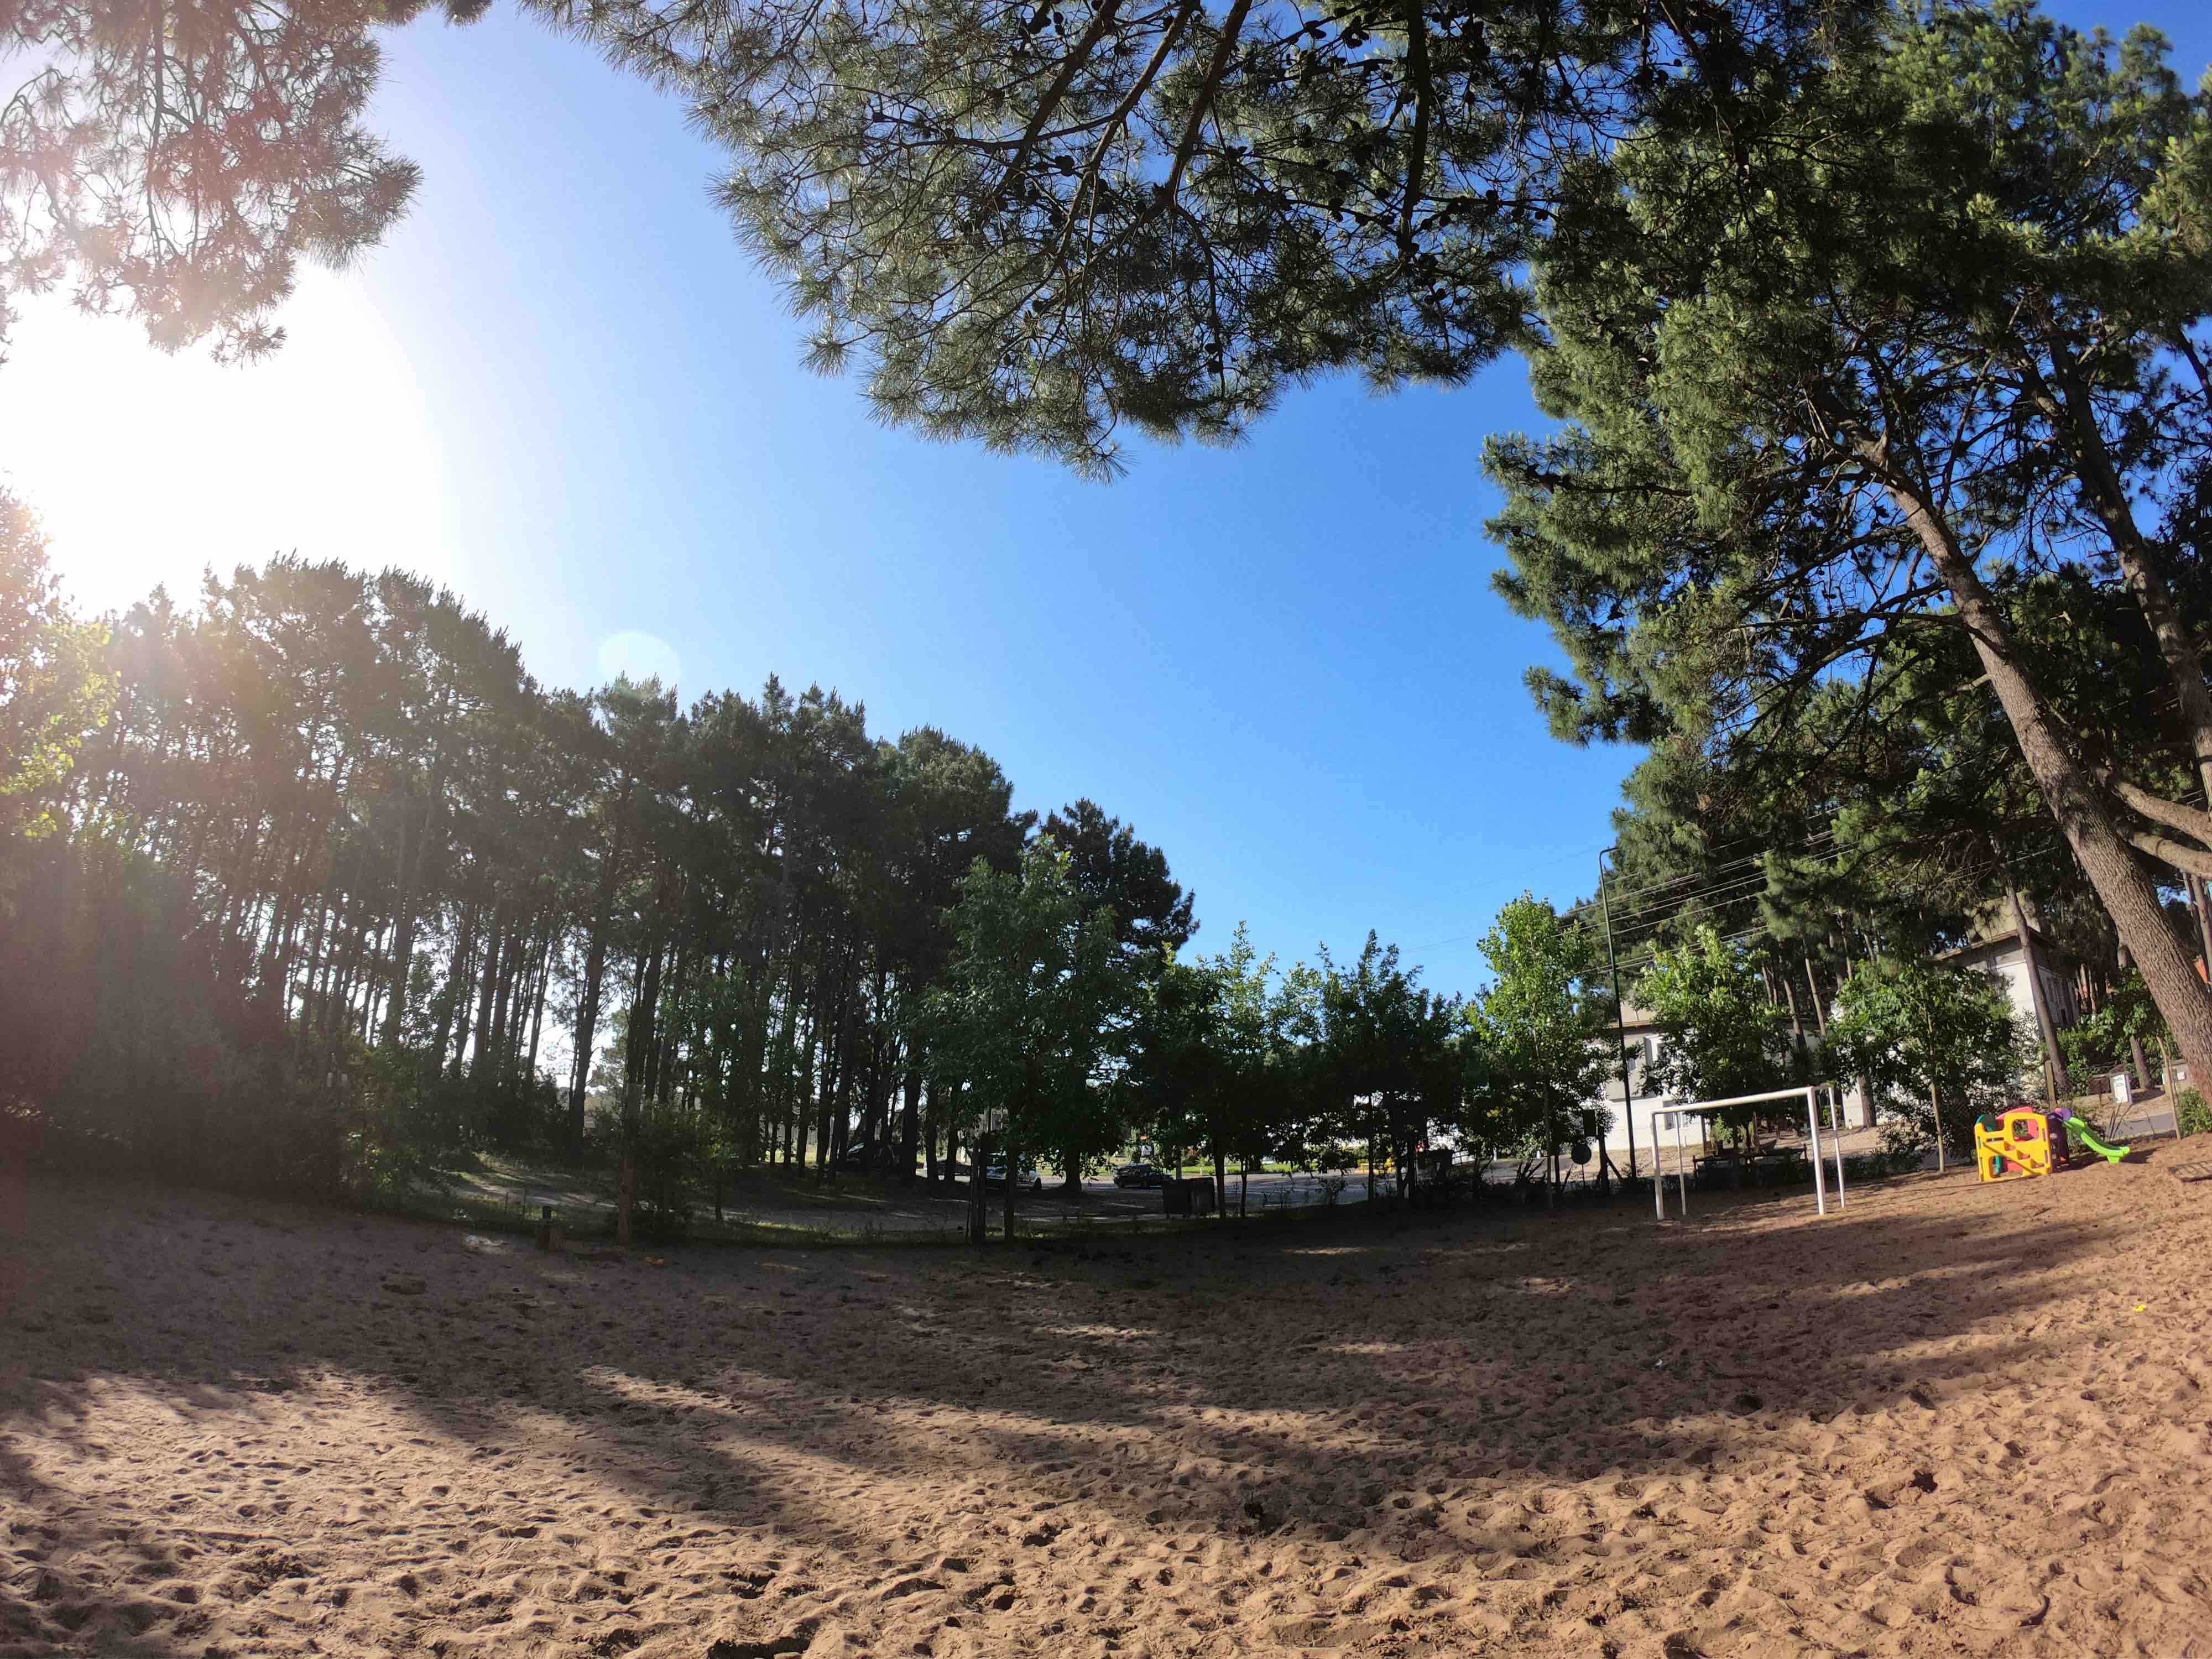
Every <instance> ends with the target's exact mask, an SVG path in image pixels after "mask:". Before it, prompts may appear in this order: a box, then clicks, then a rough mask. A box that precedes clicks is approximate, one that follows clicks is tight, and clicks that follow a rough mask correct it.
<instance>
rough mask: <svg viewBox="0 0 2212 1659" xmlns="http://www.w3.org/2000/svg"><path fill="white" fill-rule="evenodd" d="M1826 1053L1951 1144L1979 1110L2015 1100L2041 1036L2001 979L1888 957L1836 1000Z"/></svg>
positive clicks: (1854, 979) (1913, 1120)
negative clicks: (2029, 1027)
mask: <svg viewBox="0 0 2212 1659" xmlns="http://www.w3.org/2000/svg"><path fill="white" fill-rule="evenodd" d="M1837 1001H1838V1009H1837V1016H1836V1020H1835V1023H1834V1024H1833V1025H1832V1027H1831V1028H1830V1030H1829V1033H1828V1052H1829V1054H1831V1055H1832V1057H1833V1059H1834V1060H1835V1062H1836V1065H1837V1067H1838V1069H1839V1070H1842V1071H1846V1072H1850V1073H1855V1074H1857V1075H1860V1076H1863V1077H1866V1078H1869V1079H1872V1081H1873V1084H1874V1086H1875V1089H1876V1090H1877V1091H1879V1093H1880V1095H1881V1097H1882V1098H1883V1100H1884V1101H1885V1103H1887V1105H1888V1106H1889V1107H1890V1108H1891V1109H1893V1111H1896V1112H1898V1113H1899V1114H1900V1115H1902V1116H1904V1117H1905V1119H1906V1120H1907V1121H1910V1122H1911V1123H1913V1124H1914V1125H1916V1126H1919V1127H1923V1128H1927V1129H1932V1130H1933V1131H1934V1132H1935V1133H1936V1134H1938V1135H1939V1136H1942V1138H1943V1139H1945V1140H1946V1141H1947V1142H1955V1141H1957V1140H1959V1139H1961V1138H1962V1137H1963V1136H1964V1135H1965V1134H1966V1127H1967V1126H1968V1125H1970V1124H1971V1123H1972V1119H1973V1113H1974V1109H1976V1108H1978V1106H1980V1105H1982V1104H1984V1103H1988V1102H1990V1101H1993V1100H2002V1099H2004V1098H2006V1097H2010V1096H2013V1095H2015V1094H2016V1093H2017V1092H2018V1091H2019V1088H2020V1082H2021V1073H2022V1070H2023V1067H2024V1066H2026V1065H2029V1064H2033V1060H2032V1059H2031V1058H2030V1056H2032V1055H2033V1054H2034V1052H2035V1038H2034V1037H2033V1035H2032V1034H2031V1033H2029V1032H2027V1031H2026V1030H2022V1029H2021V1024H2020V1022H2019V1021H2018V1020H2017V1019H2016V1018H2015V1015H2014V1013H2013V1009H2012V1003H2011V1000H2010V999H2009V998H2008V997H2007V996H2006V994H2005V991H2004V987H2003V986H2002V984H2000V983H1999V982H1998V981H1997V979H1996V975H1991V974H1987V973H1983V972H1980V971H1978V970H1961V969H1953V968H1946V967H1943V966H1942V965H1941V964H1939V963H1929V962H1920V961H1911V960H1898V959H1896V958H1892V957H1884V958H1881V959H1880V960H1877V961H1875V962H1874V963H1869V965H1867V966H1866V967H1863V968H1862V969H1859V971H1858V972H1857V973H1856V974H1854V975H1852V976H1851V978H1850V983H1848V984H1847V985H1845V986H1844V988H1843V992H1842V994H1841V995H1840V996H1839V997H1838V1000H1837Z"/></svg>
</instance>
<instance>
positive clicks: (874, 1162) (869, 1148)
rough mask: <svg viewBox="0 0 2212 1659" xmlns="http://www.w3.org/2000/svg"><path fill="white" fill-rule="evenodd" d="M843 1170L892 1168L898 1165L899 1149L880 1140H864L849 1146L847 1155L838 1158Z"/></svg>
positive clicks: (846, 1150)
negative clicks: (856, 1144)
mask: <svg viewBox="0 0 2212 1659" xmlns="http://www.w3.org/2000/svg"><path fill="white" fill-rule="evenodd" d="M837 1167H838V1168H839V1169H841V1170H885V1171H888V1170H895V1169H896V1168H897V1167H898V1149H897V1148H896V1146H886V1145H884V1144H883V1143H881V1142H878V1141H862V1142H861V1143H860V1145H859V1146H848V1147H847V1148H846V1149H845V1155H844V1156H843V1157H842V1158H839V1159H838V1160H837Z"/></svg>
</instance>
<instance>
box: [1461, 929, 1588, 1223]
mask: <svg viewBox="0 0 2212 1659" xmlns="http://www.w3.org/2000/svg"><path fill="white" fill-rule="evenodd" d="M1482 954H1483V957H1484V959H1485V960H1486V962H1488V963H1489V964H1490V972H1491V982H1490V985H1489V987H1487V988H1486V989H1485V990H1484V991H1483V992H1482V993H1481V994H1479V995H1478V996H1476V997H1475V998H1474V1000H1473V1001H1472V1002H1471V1003H1470V1004H1469V1005H1468V1009H1467V1020H1468V1025H1469V1027H1470V1028H1471V1030H1473V1032H1474V1037H1475V1040H1476V1042H1477V1044H1478V1045H1479V1048H1480V1054H1481V1056H1482V1060H1483V1061H1484V1063H1485V1066H1486V1079H1485V1082H1484V1086H1483V1088H1482V1091H1481V1099H1482V1102H1483V1104H1484V1110H1483V1111H1482V1113H1481V1115H1480V1117H1479V1118H1478V1119H1477V1120H1476V1124H1475V1127H1479V1129H1480V1138H1481V1139H1482V1140H1483V1141H1484V1142H1485V1143H1486V1145H1488V1146H1492V1147H1495V1148H1498V1149H1504V1148H1511V1149H1513V1150H1515V1151H1516V1152H1522V1154H1524V1155H1526V1154H1527V1153H1529V1152H1534V1153H1536V1154H1537V1155H1539V1156H1541V1157H1542V1158H1544V1159H1545V1161H1546V1171H1547V1181H1548V1182H1552V1183H1553V1184H1554V1186H1556V1183H1557V1181H1558V1169H1557V1164H1558V1154H1559V1149H1560V1147H1561V1146H1565V1144H1566V1143H1567V1142H1568V1141H1570V1140H1571V1139H1574V1138H1575V1136H1576V1135H1577V1134H1578V1133H1579V1132H1580V1127H1581V1121H1582V1114H1583V1111H1584V1110H1585V1109H1589V1106H1590V1104H1591V1103H1592V1102H1593V1101H1594V1100H1595V1099H1596V1097H1597V1095H1598V1091H1599V1090H1600V1089H1601V1087H1602V1086H1603V1084H1604V1081H1605V1077H1606V1073H1607V1070H1608V1069H1609V1067H1610V1064H1611V1062H1610V1061H1609V1060H1607V1055H1606V1052H1605V1048H1604V1045H1603V1044H1602V1042H1601V1041H1600V1040H1599V1039H1600V1036H1601V1031H1602V1020H1603V1018H1604V1012H1605V1011H1604V1008H1603V1006H1602V1005H1601V1003H1599V1002H1598V1001H1597V1000H1595V999H1594V998H1592V997H1591V996H1590V995H1589V994H1588V992H1587V990H1586V988H1585V987H1586V986H1587V984H1588V982H1589V980H1590V979H1591V976H1592V975H1595V973H1596V972H1597V970H1598V969H1599V967H1600V964H1601V954H1600V947H1599V945H1598V944H1597V942H1596V941H1595V939H1592V938H1591V937H1590V935H1589V933H1588V932H1587V931H1586V930H1584V929H1581V928H1577V927H1571V926H1569V925H1568V924H1567V923H1565V922H1564V921H1561V919H1560V918H1559V914H1558V913H1557V912H1556V911H1554V910H1553V908H1552V907H1551V906H1550V905H1549V904H1547V903H1545V902H1543V901H1542V900H1541V899H1539V898H1536V897H1534V896H1533V895H1530V894H1527V893H1523V894H1522V896H1520V897H1519V898H1517V899H1515V900H1514V901H1513V902H1511V903H1510V904H1508V905H1507V906H1506V907H1505V908H1504V909H1503V910H1501V911H1499V912H1498V920H1497V921H1496V922H1495V923H1494V924H1493V925H1492V927H1491V930H1490V932H1489V933H1486V934H1485V935H1484V937H1483V940H1482Z"/></svg>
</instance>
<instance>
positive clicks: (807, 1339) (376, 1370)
mask: <svg viewBox="0 0 2212 1659" xmlns="http://www.w3.org/2000/svg"><path fill="white" fill-rule="evenodd" d="M2203 1146H2204V1144H2203V1143H2202V1142H2197V1143H2188V1144H2185V1145H2184V1146H2181V1147H2179V1148H2176V1149H2171V1150H2166V1151H2161V1152H2157V1153H2154V1155H2153V1156H2152V1158H2151V1159H2150V1161H2149V1162H2148V1163H2147V1164H2136V1165H2132V1166H2130V1167H2125V1168H2121V1169H2112V1170H2108V1169H2105V1168H2102V1167H2099V1168H2095V1169H2091V1170H2083V1171H2079V1172H2075V1173H2071V1174H2067V1175H2063V1176H2058V1177H2056V1178H2054V1179H2051V1180H2046V1181H2041V1182H2021V1183H2018V1184H2014V1185H2009V1186H2002V1187H1993V1188H1981V1187H1977V1186H1976V1185H1975V1184H1974V1183H1973V1182H1972V1178H1971V1177H1970V1176H1968V1177H1965V1178H1961V1177H1959V1176H1955V1175H1954V1176H1953V1177H1952V1178H1950V1179H1948V1180H1942V1181H1939V1180H1936V1179H1935V1178H1933V1177H1923V1178H1917V1179H1915V1180H1913V1181H1911V1182H1907V1183H1905V1184H1902V1185H1899V1186H1897V1187H1893V1188H1887V1189H1883V1190H1878V1191H1877V1190H1869V1191H1862V1192H1859V1193H1856V1194H1853V1197H1852V1200H1851V1204H1850V1209H1849V1211H1848V1212H1847V1213H1846V1214H1845V1215H1844V1216H1842V1217H1840V1218H1830V1219H1829V1220H1826V1221H1825V1222H1823V1221H1817V1220H1815V1219H1814V1217H1813V1214H1812V1207H1811V1200H1810V1199H1809V1197H1808V1196H1807V1197H1800V1196H1792V1197H1790V1198H1788V1199H1785V1200H1778V1201H1777V1200H1767V1201H1765V1202H1760V1201H1756V1200H1749V1201H1744V1202H1741V1203H1738V1204H1736V1205H1734V1206H1725V1207H1724V1206H1718V1205H1708V1206H1706V1207H1705V1209H1704V1210H1703V1211H1702V1212H1700V1214H1699V1216H1698V1217H1697V1218H1696V1219H1694V1220H1693V1221H1692V1224H1691V1225H1687V1226H1670V1227H1668V1229H1666V1230H1664V1231H1660V1230H1658V1229H1656V1228H1655V1227H1654V1226H1653V1225H1652V1223H1651V1221H1650V1217H1649V1213H1648V1212H1639V1211H1638V1210H1636V1209H1634V1208H1624V1209H1623V1210H1621V1211H1620V1212H1617V1213H1615V1214H1613V1215H1611V1216H1598V1215H1590V1214H1579V1215H1565V1216H1562V1217H1559V1218H1549V1217H1546V1216H1543V1215H1541V1214H1529V1213H1526V1212H1514V1213H1513V1214H1512V1215H1511V1216H1510V1217H1508V1216H1504V1215H1500V1214H1497V1213H1492V1214H1490V1215H1486V1216H1473V1215H1463V1216H1460V1217H1447V1218H1439V1219H1437V1220H1433V1221H1431V1220H1427V1219H1424V1220H1422V1221H1420V1222H1419V1223H1417V1224H1416V1225H1413V1226H1411V1227H1408V1228H1407V1229H1406V1230H1404V1231H1389V1230H1387V1229H1376V1230H1369V1229H1368V1228H1367V1227H1366V1226H1365V1225H1364V1224H1361V1223H1358V1222H1345V1223H1339V1224H1336V1225H1318V1226H1310V1225H1285V1226H1279V1227H1267V1226H1260V1225H1254V1226H1252V1227H1250V1228H1249V1230H1248V1231H1245V1232H1244V1233H1243V1234H1242V1235H1226V1236H1225V1237H1221V1238H1219V1239H1218V1240H1217V1239H1213V1238H1206V1239H1196V1240H1194V1239H1189V1238H1175V1239H1164V1240H1153V1241H1146V1242H1145V1243H1139V1244H1136V1245H1134V1246H1122V1245H1119V1244H1117V1245H1115V1246H1112V1247H1107V1248H1097V1249H1092V1248H1087V1247H1080V1246H1071V1245H1066V1244H1062V1245H1060V1246H1059V1247H1057V1248H1054V1249H1052V1250H1050V1251H1049V1252H1047V1253H1040V1252H1038V1251H1036V1249H1030V1248H1023V1249H1018V1250H1016V1251H1014V1252H1013V1253H1012V1254H1008V1253H1006V1251H1004V1250H1002V1249H993V1250H992V1251H991V1252H989V1253H988V1254H987V1255H985V1256H983V1257H981V1258H975V1257H970V1256H969V1255H966V1254H964V1253H960V1252H956V1251H952V1250H943V1249H939V1250H925V1251H908V1252H905V1253H894V1252H889V1251H876V1252H869V1251H860V1250H852V1251H839V1252H827V1251H825V1252H818V1253H799V1252H787V1253H783V1254H774V1253H767V1252H763V1251H758V1250H738V1249H728V1250H706V1249H699V1250H692V1251H687V1252H678V1253H674V1254H673V1255H672V1256H671V1260H670V1261H669V1265H667V1266H665V1267H656V1266H652V1265H648V1264H647V1262H646V1261H644V1260H642V1259H641V1258H633V1259H632V1260H631V1261H629V1262H626V1263H616V1262H610V1261H590V1260H578V1259H575V1258H573V1257H572V1258H570V1259H568V1260H560V1259H556V1258H550V1257H545V1256H541V1255H538V1254H537V1253H535V1252H534V1251H532V1250H531V1249H529V1248H528V1246H527V1244H526V1243H524V1242H522V1241H517V1240H511V1239H506V1238H499V1239H485V1238H481V1237H478V1238H471V1237H470V1236H468V1235H466V1234H465V1233H462V1232H459V1231H447V1230H441V1229H436V1228H431V1227H427V1226H422V1225H410V1224H404V1223H399V1222H391V1221H382V1220H369V1219H359V1218H352V1217H349V1216H344V1215H334V1214H331V1213H329V1212H316V1211H311V1210H302V1209H295V1208H289V1207H285V1206H275V1205H266V1204H248V1203H243V1202H239V1201H234V1200H221V1199H206V1198H197V1197H194V1198H177V1197H173V1196H163V1197H160V1198H155V1197H152V1196H149V1195H148V1194H145V1193H143V1192H136V1191H131V1190H125V1189H118V1188H65V1189H59V1190H50V1191H46V1192H43V1193H40V1194H34V1195H33V1201H32V1205H31V1211H30V1220H31V1225H32V1229H33V1243H30V1244H29V1245H28V1246H22V1245H18V1246H16V1247H15V1255H14V1260H13V1262H12V1266H13V1267H14V1269H15V1273H16V1274H17V1276H18V1279H19V1282H20V1288H19V1291H17V1293H16V1301H15V1306H14V1307H13V1308H12V1309H9V1310H5V1311H0V1654H9V1655H27V1654H40V1655H45V1654H53V1653H89V1654H100V1655H103V1656H106V1655H117V1656H125V1655H140V1654H144V1655H190V1656H202V1655H207V1656H216V1655H237V1656H247V1655H264V1654H270V1655H280V1654H281V1655H295V1654H308V1653H314V1654H324V1655H350V1654H377V1653H386V1652H392V1653H402V1654H422V1653H428V1654H437V1655H443V1656H447V1659H452V1656H456V1655H463V1654H499V1655H530V1654H541V1653H542V1654H558V1655H596V1656H610V1655H617V1654H625V1653H631V1654H636V1655H640V1656H655V1655H671V1656H674V1655H680V1656H684V1659H708V1656H713V1659H758V1656H770V1655H797V1654H801V1653H804V1654H805V1655H808V1656H811V1659H825V1656H846V1655H853V1656H857V1655H861V1654H868V1655H883V1656H906V1655H915V1656H931V1659H956V1656H962V1655H997V1654H1039V1655H1048V1656H1052V1659H1061V1656H1078V1655H1093V1654H1098V1655H1103V1654H1115V1655H1128V1656H1140V1655H1163V1656H1164V1655H1170V1654H1176V1655H1181V1654H1189V1655H1218V1656H1229V1655H1232V1654H1236V1655H1242V1654H1265V1653H1271V1652H1282V1651H1294V1650H1309V1651H1313V1650H1330V1651H1339V1650H1341V1651H1352V1652H1371V1653H1378V1654H1430V1653H1433V1654H1439V1655H1441V1654H1491V1653H1495V1654H1505V1653H1512V1654H1516V1655H1527V1654H1534V1655H1543V1656H1549V1655H1577V1656H1599V1655H1605V1654H1621V1655H1638V1656H1673V1659H1683V1656H1690V1655H1696V1654H1705V1655H1710V1656H1713V1659H1722V1656H1732V1655H1753V1654H1771V1655H1792V1656H1795V1655H1804V1654H1852V1653H1864V1654H1916V1655H1920V1654H1926V1655H1933V1654H1947V1655H1948V1654H1977V1655H2036V1656H2045V1655H2047V1656H2052V1659H2060V1656H2064V1659H2076V1656H2083V1655H2107V1654H2111V1655H2118V1654H2144V1655H2156V1656H2161V1659H2167V1656H2180V1655H2186V1654H2191V1653H2195V1654H2200V1655H2212V1583H2208V1571H2207V1562H2206V1553H2207V1552H2208V1551H2212V1480H2208V1478H2207V1477H2208V1475H2212V1460H2208V1455H2207V1454H2208V1449H2212V1440H2208V1432H2207V1431H2208V1422H2212V1396H2209V1395H2208V1394H2207V1392H2206V1388H2205V1384H2206V1383H2207V1381H2208V1374H2212V1364H2208V1358H2207V1354H2206V1337H2207V1333H2208V1325H2212V1285H2208V1284H2207V1281H2206V1277H2205V1275H2206V1272H2207V1268H2208V1267H2212V1250H2208V1246H2212V1183H2208V1184H2206V1185H2202V1186H2190V1185H2185V1184H2183V1183H2182V1182H2179V1181H2178V1180H2176V1179H2175V1178H2174V1177H2173V1174H2172V1168H2173V1166H2174V1165H2175V1164H2185V1163H2188V1162H2191V1158H2192V1153H2193V1156H2194V1158H2195V1160H2197V1162H2199V1163H2200V1164H2201V1163H2202V1161H2203V1158H2205V1151H2204V1149H2203ZM2161 1166H2163V1167H2161Z"/></svg>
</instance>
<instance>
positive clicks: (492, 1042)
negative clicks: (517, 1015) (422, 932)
mask: <svg viewBox="0 0 2212 1659" xmlns="http://www.w3.org/2000/svg"><path fill="white" fill-rule="evenodd" d="M506 915H507V907H506V906H505V905H503V904H502V905H500V906H497V907H496V908H494V909H493V911H492V913H491V925H490V927H489V928H488V929H486V931H485V933H484V957H483V963H482V965H481V966H480V967H479V968H478V969H477V1017H476V1020H475V1023H474V1024H472V1025H471V1027H470V1030H471V1031H473V1032H474V1033H475V1034H476V1039H477V1049H476V1054H475V1055H474V1057H473V1060H472V1061H471V1070H472V1071H473V1072H474V1073H475V1074H476V1075H477V1078H479V1079H483V1078H485V1077H488V1076H489V1061H490V1060H491V1056H492V1053H493V1051H494V1050H495V1049H496V1048H498V1047H499V1041H498V1027H497V1025H496V1024H495V1023H494V1021H493V1018H492V1011H493V1005H494V1002H495V1000H496V999H497V996H498V994H499V977H500V970H501V966H502V964H503V963H504V961H505V958H506V951H507V929H506V927H505V921H506ZM467 1046H468V1041H467V1037H466V1036H463V1038H462V1042H461V1047H462V1048H463V1049H465V1048H467ZM463 1058H464V1056H463V1054H461V1053H460V1052H459V1051H458V1050H457V1051H456V1052H455V1054H454V1055H453V1069H454V1070H455V1071H459V1070H460V1069H461V1063H462V1060H463Z"/></svg>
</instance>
